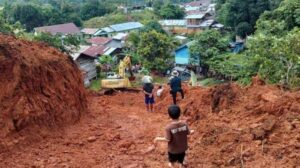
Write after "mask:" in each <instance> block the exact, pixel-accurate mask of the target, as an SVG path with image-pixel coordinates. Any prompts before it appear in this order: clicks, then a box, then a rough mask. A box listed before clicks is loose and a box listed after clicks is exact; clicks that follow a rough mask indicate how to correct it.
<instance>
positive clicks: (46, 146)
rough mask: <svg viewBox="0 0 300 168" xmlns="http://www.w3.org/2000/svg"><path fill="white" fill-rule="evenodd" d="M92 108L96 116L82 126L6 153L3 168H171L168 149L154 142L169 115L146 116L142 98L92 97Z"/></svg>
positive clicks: (132, 95)
mask: <svg viewBox="0 0 300 168" xmlns="http://www.w3.org/2000/svg"><path fill="white" fill-rule="evenodd" d="M125 94H129V95H130V96H127V97H125ZM124 99H126V101H124ZM89 103H90V112H89V114H87V115H86V116H84V118H83V119H82V120H81V122H80V123H78V124H76V125H73V126H70V127H67V128H65V130H56V131H55V132H56V133H55V135H50V136H48V137H46V138H45V139H43V140H41V141H40V142H38V143H36V144H32V145H29V146H26V147H22V148H19V149H17V150H16V149H14V150H13V151H12V152H7V153H5V154H3V155H2V156H1V160H0V161H1V163H0V167H103V168H107V167H110V168H114V167H122V168H123V167H125V168H126V167H127V168H134V167H162V166H163V164H165V161H166V156H165V153H164V152H163V151H164V145H163V144H161V145H158V147H157V148H156V149H154V150H153V143H152V141H153V139H154V137H155V136H158V135H163V133H164V132H163V128H164V125H165V124H166V123H167V122H168V116H167V115H166V114H160V113H155V114H154V113H148V112H146V111H145V108H144V104H143V95H142V94H136V93H121V94H118V95H116V96H102V97H90V99H89Z"/></svg>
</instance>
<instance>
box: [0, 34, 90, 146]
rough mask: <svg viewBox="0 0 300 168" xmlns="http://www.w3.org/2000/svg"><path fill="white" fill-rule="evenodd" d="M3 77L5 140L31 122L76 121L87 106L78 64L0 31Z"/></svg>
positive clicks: (0, 117)
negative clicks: (2, 33) (1, 33)
mask: <svg viewBox="0 0 300 168" xmlns="http://www.w3.org/2000/svg"><path fill="white" fill-rule="evenodd" d="M0 81H1V82H0V141H1V142H2V143H4V141H3V138H5V137H7V136H8V135H9V134H10V133H12V132H16V131H20V130H23V129H24V128H28V127H30V126H42V127H54V126H57V125H61V124H66V123H71V122H75V121H77V120H78V119H79V118H80V116H81V113H82V112H84V111H85V110H86V108H87V101H86V95H85V90H84V87H83V85H82V79H81V75H80V71H79V70H78V68H77V67H76V65H75V64H74V63H73V62H72V60H71V59H69V58H68V57H67V56H66V55H64V54H62V53H60V52H59V51H58V50H56V49H54V48H51V47H48V46H46V45H45V44H42V43H34V42H28V41H25V40H18V39H15V38H14V37H10V36H4V35H0ZM0 147H1V144H0Z"/></svg>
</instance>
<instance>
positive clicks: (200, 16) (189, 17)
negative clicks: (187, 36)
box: [185, 13, 205, 19]
mask: <svg viewBox="0 0 300 168" xmlns="http://www.w3.org/2000/svg"><path fill="white" fill-rule="evenodd" d="M204 16H205V14H203V13H202V14H191V15H187V16H186V17H185V18H186V19H202V18H203V17H204Z"/></svg>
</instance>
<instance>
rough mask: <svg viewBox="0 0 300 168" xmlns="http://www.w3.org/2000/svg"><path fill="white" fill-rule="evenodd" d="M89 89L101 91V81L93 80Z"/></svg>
mask: <svg viewBox="0 0 300 168" xmlns="http://www.w3.org/2000/svg"><path fill="white" fill-rule="evenodd" d="M89 89H91V90H94V91H99V90H100V89H101V79H96V80H93V81H92V83H91V86H90V87H89Z"/></svg>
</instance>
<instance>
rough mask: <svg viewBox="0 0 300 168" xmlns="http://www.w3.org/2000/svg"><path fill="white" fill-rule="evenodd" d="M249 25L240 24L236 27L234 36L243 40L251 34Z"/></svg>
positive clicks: (245, 23)
mask: <svg viewBox="0 0 300 168" xmlns="http://www.w3.org/2000/svg"><path fill="white" fill-rule="evenodd" d="M251 32H252V28H251V25H250V24H249V23H247V22H241V23H239V24H238V25H237V27H236V35H238V36H240V37H242V38H245V37H247V35H249V34H251Z"/></svg>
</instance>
